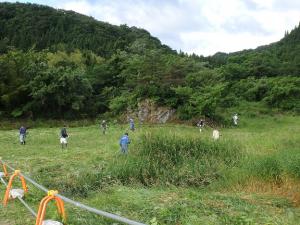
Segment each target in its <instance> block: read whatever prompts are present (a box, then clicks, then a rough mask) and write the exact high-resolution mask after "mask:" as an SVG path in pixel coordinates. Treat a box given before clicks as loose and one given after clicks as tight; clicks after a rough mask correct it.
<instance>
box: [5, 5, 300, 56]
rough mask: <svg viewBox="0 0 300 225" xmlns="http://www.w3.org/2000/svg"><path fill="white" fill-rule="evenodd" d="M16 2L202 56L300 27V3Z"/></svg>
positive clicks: (237, 48) (260, 41) (265, 40)
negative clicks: (140, 33) (139, 31)
mask: <svg viewBox="0 0 300 225" xmlns="http://www.w3.org/2000/svg"><path fill="white" fill-rule="evenodd" d="M5 1H8V0H5ZM9 1H10V0H9ZM0 2H4V1H2V0H0ZM10 2H14V1H10ZM19 2H31V3H38V4H43V5H48V6H52V7H54V8H60V9H66V10H73V11H76V12H78V13H82V14H85V15H88V16H92V17H94V18H95V19H97V20H101V21H105V22H109V23H111V24H115V25H120V24H127V25H128V26H136V27H140V28H144V29H146V30H148V31H149V32H150V33H151V34H152V35H153V36H155V37H158V38H159V39H160V40H161V42H162V43H163V44H166V45H168V46H170V47H171V48H172V49H176V50H177V51H180V50H181V51H183V52H186V53H189V54H192V53H195V54H198V55H204V56H208V55H213V54H215V53H216V52H226V53H229V52H235V51H240V50H243V49H249V48H256V47H258V46H261V45H266V44H269V43H272V42H275V41H278V40H280V39H281V38H282V37H283V36H284V33H285V32H286V31H291V30H292V29H293V28H294V27H295V26H297V25H298V24H299V22H300V0H118V1H117V0H45V1H38V0H25V1H23V0H19Z"/></svg>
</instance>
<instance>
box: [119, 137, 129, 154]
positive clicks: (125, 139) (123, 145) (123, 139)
mask: <svg viewBox="0 0 300 225" xmlns="http://www.w3.org/2000/svg"><path fill="white" fill-rule="evenodd" d="M119 144H120V147H121V153H123V154H127V153H128V145H129V144H130V139H129V137H128V133H125V134H124V135H123V136H122V137H121V138H120V142H119Z"/></svg>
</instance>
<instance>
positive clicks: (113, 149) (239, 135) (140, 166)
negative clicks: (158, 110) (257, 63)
mask: <svg viewBox="0 0 300 225" xmlns="http://www.w3.org/2000/svg"><path fill="white" fill-rule="evenodd" d="M241 119H242V120H241V123H240V126H239V127H237V128H226V129H221V134H222V136H221V139H220V140H219V141H217V142H213V141H212V140H211V129H209V128H207V129H206V130H205V131H204V132H202V133H199V131H198V129H197V128H195V127H189V126H183V125H166V126H147V125H144V126H143V127H137V131H136V132H135V133H132V132H131V133H130V138H131V139H132V144H131V145H130V148H129V155H127V156H125V155H121V154H120V152H119V146H118V140H119V137H120V136H121V135H122V134H123V133H124V132H125V131H126V129H127V126H124V125H123V126H117V125H116V126H111V127H110V128H109V131H108V133H107V135H105V136H103V135H102V134H101V132H100V129H99V127H98V126H85V127H71V128H69V129H68V131H69V133H70V139H69V146H68V149H67V150H64V151H62V150H61V148H60V145H59V135H58V134H59V130H60V129H59V128H58V127H52V128H45V127H41V128H32V129H29V135H28V139H27V144H26V145H25V146H21V145H20V144H19V143H18V131H17V130H2V131H0V146H1V147H0V155H1V156H2V158H3V159H4V160H5V161H7V162H9V163H10V164H11V165H12V166H14V167H16V168H20V169H21V170H22V171H24V172H25V173H26V174H28V175H30V176H31V177H32V178H34V179H35V180H36V181H38V182H39V183H41V184H43V185H44V186H46V187H48V188H49V189H57V190H59V191H60V192H61V193H63V194H65V195H66V196H68V197H71V198H75V199H76V200H79V201H82V202H84V203H86V204H88V205H90V206H94V207H96V208H99V209H102V210H105V211H109V212H112V213H116V214H119V215H122V216H125V217H128V218H131V219H134V220H138V221H141V222H144V223H147V224H153V225H154V224H156V223H157V224H170V225H171V224H178V225H194V224H195V225H197V224H237V225H238V224H300V219H299V218H300V217H299V214H300V210H299V209H298V208H297V205H298V202H297V199H296V200H295V199H293V196H296V197H297V194H296V193H295V191H294V189H293V188H292V187H290V186H291V185H294V186H295V187H299V186H300V185H299V186H297V185H298V184H299V183H300V182H298V180H299V177H300V166H299V163H300V153H298V151H299V148H300V117H292V116H274V117H269V116H262V117H261V118H255V117H254V118H252V117H250V118H243V117H242V118H241ZM203 180H204V181H209V182H203ZM18 185H20V184H19V183H16V186H18ZM268 188H269V189H268ZM279 190H280V191H279ZM0 195H1V196H3V195H4V187H3V185H1V186H0ZM43 195H44V193H42V192H40V191H38V190H36V189H35V188H34V187H33V186H31V185H29V195H28V196H27V197H26V201H28V202H29V204H30V205H31V206H32V207H33V208H35V209H37V207H38V203H39V201H40V199H41V198H42V197H43ZM2 199H3V197H2ZM66 207H67V213H68V218H69V219H68V224H69V225H92V224H107V225H108V224H120V223H116V222H115V223H114V222H113V221H111V220H107V219H104V218H102V217H100V216H95V215H93V214H90V213H87V212H85V211H82V210H80V209H77V208H74V207H73V206H70V205H66ZM0 208H1V209H0V218H1V219H0V224H4V225H6V224H9V225H27V224H28V225H30V224H34V219H33V218H32V217H31V216H30V214H29V213H28V212H27V211H26V209H25V208H24V207H23V206H22V205H21V204H20V203H19V202H18V201H11V202H9V205H8V207H7V208H3V206H0ZM47 215H48V217H50V218H56V213H55V209H54V207H53V206H52V207H51V208H50V210H49V213H48V214H47Z"/></svg>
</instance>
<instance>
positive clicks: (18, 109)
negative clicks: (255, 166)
mask: <svg viewBox="0 0 300 225" xmlns="http://www.w3.org/2000/svg"><path fill="white" fill-rule="evenodd" d="M143 99H151V100H152V101H154V102H155V103H156V104H158V105H163V106H168V107H172V108H175V109H176V110H177V116H178V117H179V119H182V120H188V119H191V118H193V117H198V116H203V115H205V116H207V117H210V118H212V119H217V120H222V117H223V116H226V115H225V114H226V113H231V112H233V111H239V112H247V113H250V112H251V113H253V112H254V113H267V112H269V111H291V112H296V113H299V112H300V27H299V26H298V27H296V28H295V29H294V30H293V31H291V32H290V33H289V34H286V36H285V37H284V38H283V39H282V40H280V41H279V42H277V43H273V44H271V45H268V46H263V47H259V48H257V49H255V50H246V51H241V52H237V53H232V54H225V53H217V54H215V55H214V56H211V57H202V56H196V55H192V56H189V55H186V54H183V53H180V54H178V53H176V52H175V51H173V50H172V49H170V48H169V47H168V46H165V45H162V44H161V43H160V41H159V40H158V39H157V38H154V37H152V36H151V35H150V34H149V33H148V32H147V31H145V30H142V29H138V28H135V27H128V26H126V25H121V26H113V25H110V24H108V23H104V22H99V21H96V20H94V19H93V18H91V17H87V16H83V15H80V14H78V13H75V12H71V11H64V10H57V9H53V8H50V7H46V6H40V5H35V4H21V3H15V4H12V3H0V116H1V117H5V118H7V117H15V118H17V117H23V118H24V117H25V118H28V117H29V118H33V119H36V118H83V117H96V116H97V115H99V114H101V113H109V114H110V115H118V114H121V113H123V112H124V111H125V110H126V109H128V108H131V109H134V108H135V107H136V106H137V103H138V102H139V101H141V100H143Z"/></svg>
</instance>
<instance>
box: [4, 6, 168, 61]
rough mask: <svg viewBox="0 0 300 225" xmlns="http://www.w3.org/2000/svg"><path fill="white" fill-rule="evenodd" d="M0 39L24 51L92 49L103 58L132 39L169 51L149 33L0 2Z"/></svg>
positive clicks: (129, 43) (81, 16) (38, 8)
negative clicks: (32, 49)
mask: <svg viewBox="0 0 300 225" xmlns="http://www.w3.org/2000/svg"><path fill="white" fill-rule="evenodd" d="M0 29H1V32H0V40H2V45H3V44H7V45H11V46H15V47H17V48H20V49H23V50H27V49H29V48H32V47H33V46H34V47H35V48H36V49H37V50H42V49H45V48H49V47H53V48H55V46H56V47H58V46H57V45H58V44H60V45H61V44H63V45H64V47H65V49H67V50H72V49H75V48H79V49H81V50H83V49H88V50H92V51H93V52H95V53H96V54H98V55H100V56H104V57H108V56H111V55H112V54H113V53H114V52H115V51H116V50H117V49H120V50H124V49H126V47H129V46H130V45H131V44H133V43H134V42H135V41H136V40H138V39H142V40H145V43H147V45H148V46H147V47H149V48H162V49H164V50H165V51H167V52H171V49H170V48H169V47H167V46H165V45H162V44H161V43H160V41H159V40H158V39H157V38H154V37H152V36H151V35H150V33H149V32H147V31H146V30H143V29H138V28H136V27H131V28H130V27H128V26H126V25H121V26H114V25H111V24H109V23H105V22H100V21H97V20H95V19H94V18H92V17H88V16H84V15H81V14H79V13H76V12H73V11H65V10H61V9H54V8H51V7H48V6H43V5H36V4H22V3H15V4H11V3H0Z"/></svg>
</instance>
